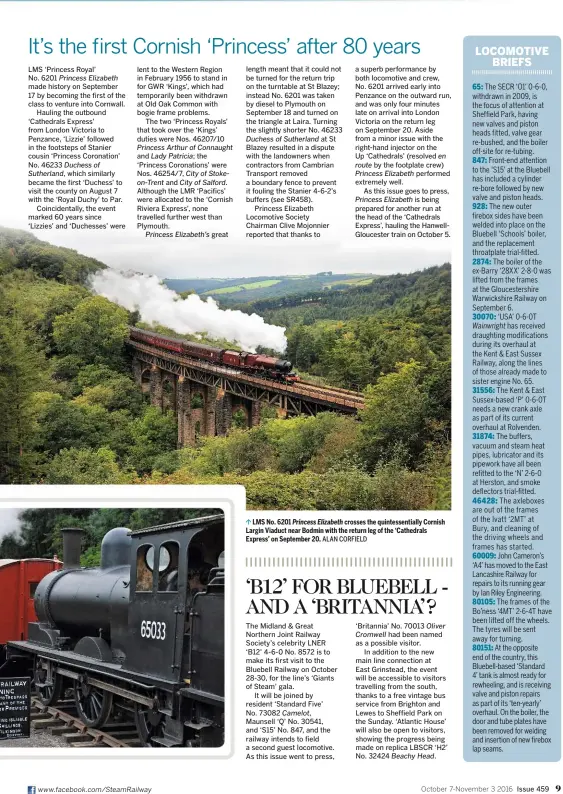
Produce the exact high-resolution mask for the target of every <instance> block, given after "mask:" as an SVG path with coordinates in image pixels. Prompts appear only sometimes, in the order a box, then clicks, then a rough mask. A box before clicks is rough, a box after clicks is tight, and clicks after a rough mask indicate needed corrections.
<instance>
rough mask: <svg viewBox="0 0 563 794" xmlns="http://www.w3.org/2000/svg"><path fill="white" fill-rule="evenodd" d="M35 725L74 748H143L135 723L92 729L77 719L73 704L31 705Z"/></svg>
mask: <svg viewBox="0 0 563 794" xmlns="http://www.w3.org/2000/svg"><path fill="white" fill-rule="evenodd" d="M66 709H68V710H66ZM31 725H32V727H33V728H34V729H35V730H36V731H41V730H44V731H48V732H49V733H51V734H52V735H53V736H59V737H61V738H62V739H64V741H66V743H67V744H68V745H70V746H71V747H141V746H142V744H141V741H140V739H139V734H138V733H137V729H136V727H135V725H134V724H133V723H132V722H115V723H109V724H108V725H105V726H104V730H103V731H101V730H99V729H98V728H89V727H88V726H87V725H86V724H85V723H83V722H82V720H81V719H79V718H78V717H77V716H76V709H75V707H74V706H73V701H71V700H68V701H63V702H61V703H59V704H58V705H57V706H46V705H45V704H44V703H41V701H40V700H39V699H38V698H32V701H31Z"/></svg>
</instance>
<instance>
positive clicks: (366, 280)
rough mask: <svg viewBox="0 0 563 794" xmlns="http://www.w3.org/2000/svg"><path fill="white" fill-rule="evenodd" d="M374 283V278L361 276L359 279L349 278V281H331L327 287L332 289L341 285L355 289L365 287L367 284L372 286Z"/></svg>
mask: <svg viewBox="0 0 563 794" xmlns="http://www.w3.org/2000/svg"><path fill="white" fill-rule="evenodd" d="M372 281H373V276H372V277H371V278H365V277H362V276H360V277H359V278H347V279H340V280H339V281H329V282H328V283H327V284H325V287H328V288H329V289H330V288H331V287H338V286H339V285H340V284H350V285H351V286H354V287H363V286H365V285H366V284H371V282H372Z"/></svg>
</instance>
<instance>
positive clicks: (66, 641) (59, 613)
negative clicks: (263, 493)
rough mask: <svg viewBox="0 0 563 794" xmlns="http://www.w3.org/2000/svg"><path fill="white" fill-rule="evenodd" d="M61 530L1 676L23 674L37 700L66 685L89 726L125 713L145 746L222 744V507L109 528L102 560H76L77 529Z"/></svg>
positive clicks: (51, 700)
mask: <svg viewBox="0 0 563 794" xmlns="http://www.w3.org/2000/svg"><path fill="white" fill-rule="evenodd" d="M62 531H63V542H64V567H63V569H62V570H55V571H53V572H51V573H49V574H48V575H47V576H45V577H44V578H43V579H42V580H41V581H40V582H39V584H38V585H37V589H36V591H35V612H36V614H37V618H38V619H37V622H32V623H30V624H29V628H28V639H27V640H24V641H14V642H9V643H8V645H7V649H6V656H7V659H6V663H5V664H4V666H3V668H2V669H1V670H0V677H1V676H11V675H14V674H17V675H22V674H23V675H31V676H32V677H33V682H34V685H35V688H36V691H37V693H38V696H39V698H40V699H41V700H42V702H43V703H44V704H46V705H54V704H55V703H57V701H58V700H60V699H61V698H62V697H63V694H64V693H66V692H68V690H69V689H70V688H71V687H72V689H73V696H74V700H75V706H76V709H77V712H78V715H79V717H80V719H81V720H82V721H83V722H84V723H85V724H86V725H87V726H88V727H90V728H101V727H103V726H104V725H105V724H106V723H107V722H108V721H110V720H112V719H114V718H115V716H116V714H123V713H124V712H128V713H130V714H132V716H133V718H134V721H135V724H136V726H137V730H138V733H139V736H140V739H141V741H142V742H143V743H144V744H146V745H160V746H165V747H195V746H197V747H206V746H207V747H217V746H220V745H221V744H223V725H224V664H225V654H224V597H225V572H224V567H223V559H224V517H223V514H215V515H211V516H205V517H201V518H195V519H190V520H185V521H179V522H174V523H171V524H165V525H161V526H157V527H149V528H147V529H143V530H138V531H135V532H131V531H130V530H128V529H127V528H124V527H117V528H115V529H112V530H110V531H109V532H108V533H107V534H106V535H105V537H104V539H103V541H102V547H101V561H100V567H99V568H80V545H81V534H82V532H81V530H79V529H75V528H72V529H71V528H69V529H64V530H62Z"/></svg>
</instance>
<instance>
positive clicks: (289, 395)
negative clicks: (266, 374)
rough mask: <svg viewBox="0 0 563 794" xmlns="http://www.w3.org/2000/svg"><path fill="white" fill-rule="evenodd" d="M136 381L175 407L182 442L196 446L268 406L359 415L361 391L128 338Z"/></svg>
mask: <svg viewBox="0 0 563 794" xmlns="http://www.w3.org/2000/svg"><path fill="white" fill-rule="evenodd" d="M127 344H128V346H129V349H130V351H131V354H132V359H133V374H134V377H135V381H136V382H137V384H138V385H139V387H140V388H141V389H142V391H143V392H144V393H147V394H149V395H150V401H151V404H152V405H155V406H157V407H159V408H161V409H163V410H165V409H170V410H172V411H175V413H176V415H177V418H178V446H179V447H185V446H193V445H194V444H195V443H196V441H197V439H198V437H199V436H215V435H219V436H224V435H226V434H227V433H228V432H229V430H230V428H231V427H232V424H233V417H234V416H236V418H237V420H238V424H240V425H241V426H246V427H256V426H257V425H258V424H260V416H261V411H262V407H263V406H271V407H272V408H274V409H275V410H276V412H277V415H278V416H279V417H286V416H298V415H300V414H305V415H307V416H315V415H316V414H317V413H318V412H319V411H337V412H339V413H345V414H352V415H354V414H356V413H357V412H358V410H360V409H361V408H363V407H364V399H363V396H362V395H361V394H357V393H355V392H349V391H346V390H344V389H336V388H332V387H330V388H325V387H321V386H315V385H313V384H311V383H304V382H302V381H299V382H297V383H283V382H278V381H273V380H266V379H264V378H259V377H256V376H254V375H249V374H247V373H245V372H243V371H239V370H235V369H230V368H229V367H224V366H222V365H217V364H212V363H211V362H208V361H202V360H199V359H192V358H188V357H186V356H182V355H180V354H178V353H173V352H169V351H167V350H162V349H160V348H156V347H153V346H152V345H148V344H144V343H142V342H138V341H136V340H133V339H129V340H128V342H127Z"/></svg>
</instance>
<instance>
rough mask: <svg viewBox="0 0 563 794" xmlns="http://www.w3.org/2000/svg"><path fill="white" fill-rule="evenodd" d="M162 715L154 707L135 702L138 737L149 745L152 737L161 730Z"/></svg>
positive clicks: (146, 745)
mask: <svg viewBox="0 0 563 794" xmlns="http://www.w3.org/2000/svg"><path fill="white" fill-rule="evenodd" d="M162 724H163V715H162V714H161V713H160V712H159V711H157V710H156V709H155V708H152V707H150V706H143V705H141V704H140V703H135V726H136V728H137V733H138V734H139V739H140V740H141V741H142V743H143V744H144V745H145V747H150V746H151V745H152V739H154V738H155V736H159V735H160V733H161V731H162Z"/></svg>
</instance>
